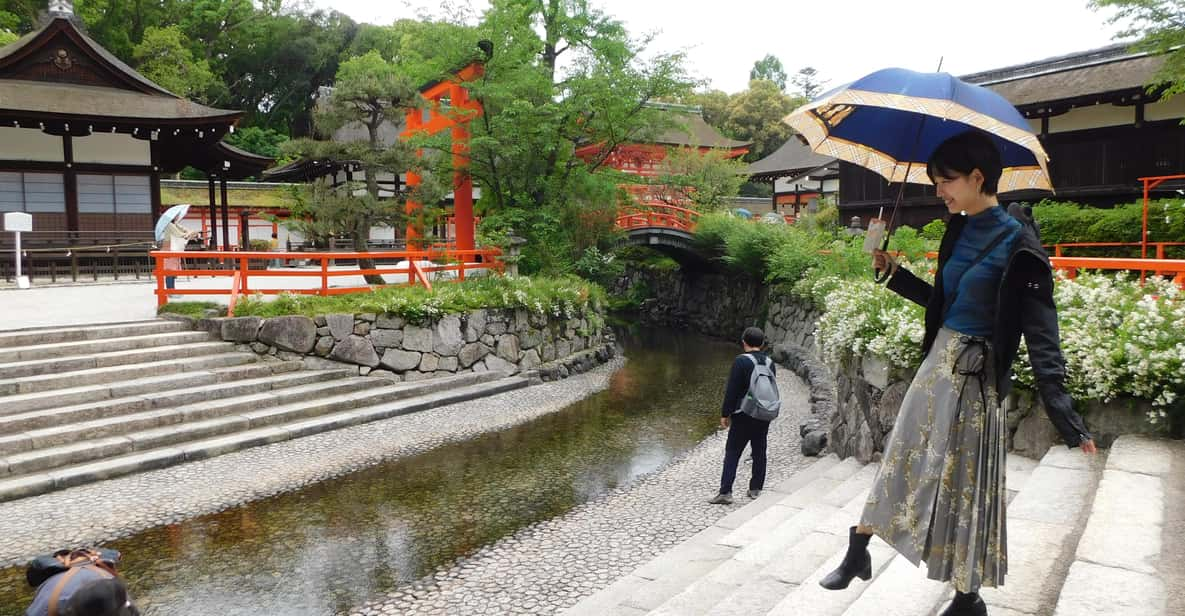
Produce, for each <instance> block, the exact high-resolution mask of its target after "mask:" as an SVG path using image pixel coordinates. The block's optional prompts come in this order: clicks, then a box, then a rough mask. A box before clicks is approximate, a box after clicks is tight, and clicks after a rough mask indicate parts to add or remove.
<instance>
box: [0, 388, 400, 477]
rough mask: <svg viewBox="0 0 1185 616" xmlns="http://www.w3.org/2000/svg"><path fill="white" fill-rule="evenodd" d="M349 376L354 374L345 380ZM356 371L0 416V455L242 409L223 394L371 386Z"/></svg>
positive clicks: (295, 395)
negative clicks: (213, 409)
mask: <svg viewBox="0 0 1185 616" xmlns="http://www.w3.org/2000/svg"><path fill="white" fill-rule="evenodd" d="M351 375H354V376H353V378H352V379H349V378H348V377H350V376H351ZM356 375H357V373H356V372H354V371H353V370H349V369H342V370H302V371H297V372H286V373H280V374H275V375H269V376H266V377H262V378H253V379H244V380H240V381H230V382H224V383H216V384H214V385H202V386H198V387H190V388H185V389H179V390H174V391H162V392H154V393H152V394H146V395H142V396H129V397H124V398H112V399H109V400H101V401H99V402H92V403H88V404H80V405H74V406H67V407H60V408H50V409H41V410H36V411H30V412H27V413H17V414H14V415H8V416H0V434H3V435H4V436H0V456H3V455H9V454H13V453H19V452H24V451H31V450H33V449H39V448H45V447H53V446H56V445H63V444H66V443H70V442H75V441H83V440H88V439H92V438H99V437H101V436H114V435H117V434H124V433H127V432H131V431H134V430H140V429H146V428H154V427H157V426H163V425H169V424H175V423H181V422H182V421H185V420H186V419H188V418H189V417H188V413H187V411H188V410H191V408H192V407H195V406H196V407H198V408H206V407H208V406H217V405H219V404H222V405H226V406H227V407H228V408H227V410H226V411H225V412H226V413H231V412H236V411H238V410H246V409H245V408H244V407H242V406H236V405H241V404H244V403H243V402H238V401H235V400H232V401H230V402H224V400H226V399H228V398H234V399H238V398H242V397H247V396H251V395H252V394H264V393H270V394H271V395H272V396H273V398H272V399H273V400H278V399H280V398H281V396H283V397H284V398H283V400H284V401H292V400H299V399H303V398H307V397H312V396H316V395H331V394H334V393H344V392H346V391H354V390H357V389H362V388H365V387H370V386H374V385H376V384H377V383H376V381H375V379H371V378H366V377H359V376H356ZM333 379H337V380H333ZM263 400H267V398H263ZM197 401H200V402H197Z"/></svg>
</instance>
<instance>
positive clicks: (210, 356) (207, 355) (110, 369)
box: [0, 342, 261, 410]
mask: <svg viewBox="0 0 1185 616" xmlns="http://www.w3.org/2000/svg"><path fill="white" fill-rule="evenodd" d="M211 344H213V345H216V346H211V347H206V348H204V349H202V351H203V354H199V355H191V356H188V357H179V356H174V357H173V358H172V359H167V360H161V361H149V362H146V363H138V364H122V365H115V366H107V367H103V368H91V369H88V370H76V371H72V372H62V373H55V374H41V375H37V376H24V377H18V378H12V379H0V409H6V410H7V409H8V408H10V407H9V406H8V404H9V403H10V402H11V401H10V400H9V399H8V398H7V397H5V396H6V395H10V394H29V393H37V392H48V391H50V390H55V389H65V388H73V387H79V386H82V385H99V384H110V383H119V382H121V381H132V380H137V379H140V378H144V377H149V376H162V375H166V374H177V373H180V372H189V371H194V370H207V369H210V368H219V367H225V366H239V365H243V364H247V363H254V362H259V361H261V359H260V358H259V356H258V355H256V354H254V353H230V352H226V349H227V348H230V347H231V346H233V345H231V344H230V343H229V342H227V343H221V342H215V343H211ZM42 408H44V407H42Z"/></svg>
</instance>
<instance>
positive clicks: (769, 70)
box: [749, 53, 786, 90]
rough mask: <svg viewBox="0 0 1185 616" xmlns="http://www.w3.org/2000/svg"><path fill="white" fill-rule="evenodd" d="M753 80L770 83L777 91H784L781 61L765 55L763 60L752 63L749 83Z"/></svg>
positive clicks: (784, 79)
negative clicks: (774, 85) (775, 86)
mask: <svg viewBox="0 0 1185 616" xmlns="http://www.w3.org/2000/svg"><path fill="white" fill-rule="evenodd" d="M754 79H764V80H766V81H772V82H774V84H776V85H777V86H778V89H779V90H785V89H786V69H785V68H783V67H782V61H781V60H779V59H778V58H777V57H776V56H774V55H773V54H768V53H767V54H765V57H764V58H762V59H760V60H758V61H756V62H754V63H753V68H752V69H750V70H749V81H753V80H754Z"/></svg>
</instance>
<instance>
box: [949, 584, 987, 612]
mask: <svg viewBox="0 0 1185 616" xmlns="http://www.w3.org/2000/svg"><path fill="white" fill-rule="evenodd" d="M939 616H987V604H985V603H984V602H983V597H980V596H979V593H977V592H959V591H957V590H956V591H955V599H954V601H951V602H950V605H948V606H946V609H945V610H943V612H942V614H939Z"/></svg>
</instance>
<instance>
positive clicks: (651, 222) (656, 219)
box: [616, 204, 700, 233]
mask: <svg viewBox="0 0 1185 616" xmlns="http://www.w3.org/2000/svg"><path fill="white" fill-rule="evenodd" d="M647 208H648V209H646V210H641V211H636V212H628V213H626V214H622V215H621V216H618V217H617V219H616V224H617V228H618V229H623V230H626V231H628V230H630V229H639V228H643V227H664V228H667V229H677V230H679V231H686V232H688V233H691V232H692V231H694V230H695V224H696V222H697V221H698V220H699V217H700V213H699V212H697V211H695V210H690V209H687V208H685V207H679V206H676V205H664V204H656V205H650V206H647Z"/></svg>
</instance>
